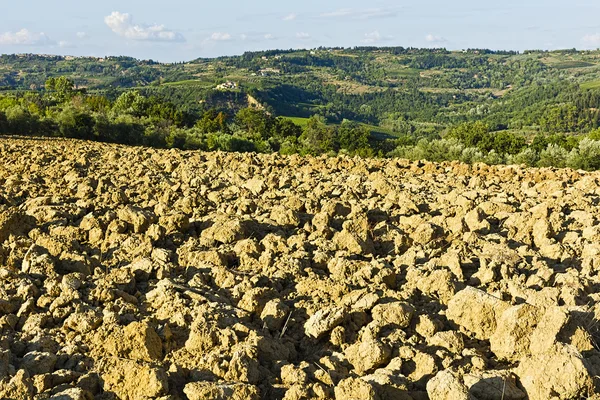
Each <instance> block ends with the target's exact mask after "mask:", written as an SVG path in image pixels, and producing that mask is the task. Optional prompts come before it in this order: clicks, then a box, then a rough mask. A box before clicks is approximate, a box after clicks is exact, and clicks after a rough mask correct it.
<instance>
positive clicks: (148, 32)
mask: <svg viewBox="0 0 600 400" xmlns="http://www.w3.org/2000/svg"><path fill="white" fill-rule="evenodd" d="M104 23H105V24H106V25H108V27H109V28H110V29H111V30H112V31H113V32H114V33H116V34H117V35H119V36H122V37H124V38H127V39H131V40H145V41H155V42H185V38H184V37H183V35H182V34H181V33H178V32H175V31H172V30H170V29H167V28H165V26H164V25H156V24H154V25H136V24H134V23H133V17H132V16H131V15H129V14H127V13H120V12H118V11H113V13H112V14H111V15H108V16H106V17H104Z"/></svg>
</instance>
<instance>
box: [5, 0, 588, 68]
mask: <svg viewBox="0 0 600 400" xmlns="http://www.w3.org/2000/svg"><path fill="white" fill-rule="evenodd" d="M0 5H1V6H2V12H1V13H0V54H11V53H40V54H60V55H74V56H96V57H104V56H117V55H125V56H132V57H136V58H141V59H153V60H156V61H161V62H178V61H189V60H193V59H196V58H199V57H216V56H222V55H236V54H242V53H243V52H245V51H255V50H267V49H289V48H307V49H310V48H315V47H319V46H326V47H329V46H330V47H334V46H342V47H351V46H365V45H368V46H404V47H411V46H412V47H445V48H447V49H449V50H460V49H466V48H490V49H495V50H520V51H522V50H527V49H548V50H554V49H565V48H578V49H596V48H599V47H600V18H598V15H600V1H598V0H570V1H565V0H560V1H559V0H503V1H501V2H500V1H494V2H492V1H481V0H477V1H475V0H455V1H448V0H420V1H415V0H413V1H406V0H400V1H391V0H370V1H357V0H329V1H327V0H302V1H293V2H292V1H285V0H254V1H247V0H245V1H239V0H238V1H233V0H216V1H215V0H212V1H205V0H200V1H190V0H187V1H186V0H168V1H166V0H119V1H117V0H102V1H82V0H62V1H58V0H28V1H14V0H0Z"/></svg>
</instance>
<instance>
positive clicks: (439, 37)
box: [425, 33, 446, 43]
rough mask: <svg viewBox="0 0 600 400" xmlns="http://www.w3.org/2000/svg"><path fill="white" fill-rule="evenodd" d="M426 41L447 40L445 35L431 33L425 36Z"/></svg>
mask: <svg viewBox="0 0 600 400" xmlns="http://www.w3.org/2000/svg"><path fill="white" fill-rule="evenodd" d="M425 41H427V42H429V43H443V42H446V38H444V37H443V36H437V35H432V34H431V33H430V34H429V35H427V36H425Z"/></svg>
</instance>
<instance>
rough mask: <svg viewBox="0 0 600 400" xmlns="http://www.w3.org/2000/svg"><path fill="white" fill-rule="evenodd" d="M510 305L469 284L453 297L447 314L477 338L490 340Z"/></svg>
mask: <svg viewBox="0 0 600 400" xmlns="http://www.w3.org/2000/svg"><path fill="white" fill-rule="evenodd" d="M508 307H509V304H508V303H506V302H504V301H502V300H500V299H498V298H496V297H494V296H492V295H489V294H487V293H486V292H484V291H482V290H479V289H476V288H474V287H471V286H467V287H466V288H465V289H464V290H461V291H460V292H458V293H456V294H455V295H454V297H452V300H450V302H449V303H448V310H447V311H446V316H447V317H448V319H449V320H451V321H453V322H454V323H456V324H457V325H459V326H461V327H463V328H465V329H466V330H467V331H469V332H471V333H472V334H473V335H474V336H475V337H476V338H477V339H480V340H488V339H489V338H490V337H491V336H492V335H493V334H494V332H495V331H496V327H497V324H498V323H497V320H498V319H499V318H500V316H501V315H502V313H503V312H504V311H505V310H506V309H507V308H508Z"/></svg>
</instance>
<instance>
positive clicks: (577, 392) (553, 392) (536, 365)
mask: <svg viewBox="0 0 600 400" xmlns="http://www.w3.org/2000/svg"><path fill="white" fill-rule="evenodd" d="M515 375H517V377H518V378H519V382H520V384H521V386H522V387H523V388H524V389H525V393H527V396H528V398H529V400H547V399H550V398H558V399H578V398H585V397H587V396H588V395H589V394H590V393H593V392H594V384H593V379H592V376H591V374H590V372H589V371H588V368H587V365H586V362H585V361H584V359H583V357H582V356H581V354H579V353H578V352H577V351H576V350H575V349H573V348H572V347H570V346H567V345H557V346H554V347H551V348H550V349H549V350H548V351H546V352H543V353H534V354H533V355H531V356H529V357H526V358H524V359H522V360H521V361H520V362H519V366H518V367H517V368H516V369H515Z"/></svg>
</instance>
